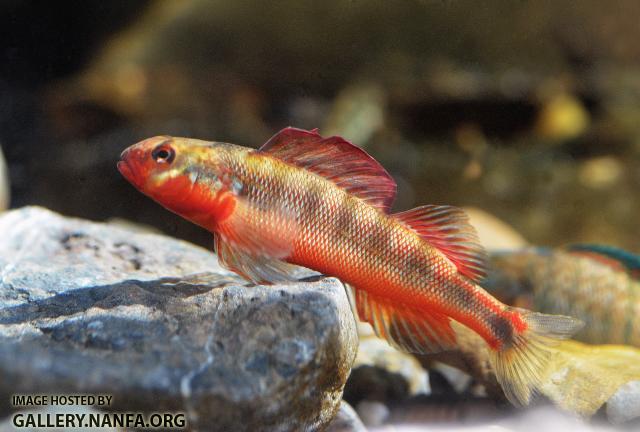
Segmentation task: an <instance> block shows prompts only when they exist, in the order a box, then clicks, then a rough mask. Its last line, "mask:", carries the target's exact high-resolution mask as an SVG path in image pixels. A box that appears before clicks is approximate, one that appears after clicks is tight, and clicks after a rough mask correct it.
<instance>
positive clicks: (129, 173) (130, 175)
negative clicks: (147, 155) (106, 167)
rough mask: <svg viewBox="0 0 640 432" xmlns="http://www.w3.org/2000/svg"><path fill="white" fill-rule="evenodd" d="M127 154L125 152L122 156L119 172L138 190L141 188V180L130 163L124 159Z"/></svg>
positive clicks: (118, 166) (118, 165)
mask: <svg viewBox="0 0 640 432" xmlns="http://www.w3.org/2000/svg"><path fill="white" fill-rule="evenodd" d="M125 153H126V151H125V152H123V153H122V155H120V157H121V160H120V161H119V162H118V164H117V165H116V167H117V168H118V171H120V174H122V176H123V177H124V178H126V179H127V180H128V181H129V183H131V184H132V185H134V186H135V187H137V188H140V178H139V176H137V175H136V173H135V171H134V170H133V169H132V167H131V165H130V164H129V162H128V161H127V160H126V159H125V158H124V156H125Z"/></svg>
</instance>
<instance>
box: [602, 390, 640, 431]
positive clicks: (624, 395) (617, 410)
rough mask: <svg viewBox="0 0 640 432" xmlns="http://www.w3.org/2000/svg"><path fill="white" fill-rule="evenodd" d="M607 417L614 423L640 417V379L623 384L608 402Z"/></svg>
mask: <svg viewBox="0 0 640 432" xmlns="http://www.w3.org/2000/svg"><path fill="white" fill-rule="evenodd" d="M607 418H608V419H609V421H610V422H611V423H613V424H621V423H626V422H629V421H632V420H636V421H637V420H639V419H640V381H631V382H628V383H626V384H625V385H623V386H621V387H620V388H619V389H618V391H617V392H615V393H614V394H613V396H611V398H610V399H609V401H608V402H607Z"/></svg>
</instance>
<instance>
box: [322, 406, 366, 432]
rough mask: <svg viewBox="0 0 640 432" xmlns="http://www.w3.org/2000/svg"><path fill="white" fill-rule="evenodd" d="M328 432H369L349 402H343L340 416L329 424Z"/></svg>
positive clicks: (339, 412)
mask: <svg viewBox="0 0 640 432" xmlns="http://www.w3.org/2000/svg"><path fill="white" fill-rule="evenodd" d="M326 432H367V428H366V427H365V426H364V424H362V420H360V417H358V413H357V412H356V410H354V409H353V408H352V407H351V405H349V404H348V403H347V402H345V401H342V403H341V404H340V409H339V410H338V414H336V416H335V417H334V419H333V420H332V421H331V423H329V427H327V430H326Z"/></svg>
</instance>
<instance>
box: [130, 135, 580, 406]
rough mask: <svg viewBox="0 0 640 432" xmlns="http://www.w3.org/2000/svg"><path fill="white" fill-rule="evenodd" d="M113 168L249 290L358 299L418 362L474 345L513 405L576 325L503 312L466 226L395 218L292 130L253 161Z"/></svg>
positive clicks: (447, 216)
mask: <svg viewBox="0 0 640 432" xmlns="http://www.w3.org/2000/svg"><path fill="white" fill-rule="evenodd" d="M121 158H122V161H121V162H120V163H119V165H118V167H119V169H120V171H121V172H122V174H123V175H124V176H125V177H126V178H127V179H128V180H129V181H130V182H131V183H132V184H133V185H134V186H136V187H137V188H138V189H139V190H140V191H141V192H143V193H145V194H147V195H148V196H150V197H151V198H153V199H154V200H156V201H158V202H159V203H160V204H162V205H163V206H165V207H166V208H168V209H169V210H171V211H174V212H176V213H178V214H180V215H181V216H183V217H185V218H187V219H189V220H191V221H193V222H195V223H197V224H199V225H201V226H202V227H204V228H206V229H208V230H209V231H211V232H212V233H214V238H215V246H216V252H217V254H218V256H219V259H220V261H221V263H222V264H223V265H225V266H226V267H227V268H229V269H231V270H233V271H235V272H237V273H238V274H240V275H242V276H243V277H245V278H246V279H248V280H251V281H254V282H258V283H273V282H281V281H287V280H291V279H292V277H291V274H292V269H293V266H295V265H298V266H304V267H308V268H311V269H313V270H316V271H319V272H321V273H324V274H327V275H331V276H336V277H338V278H340V279H341V280H342V281H344V282H345V283H347V284H349V285H350V286H351V287H353V290H354V292H355V303H356V309H357V313H358V316H359V317H360V319H362V320H363V321H367V322H369V323H371V324H372V326H373V328H374V330H375V331H376V333H377V334H378V335H379V336H381V337H383V338H385V339H386V340H387V341H389V342H390V343H391V344H392V345H394V346H396V347H399V348H401V349H403V350H406V351H410V352H418V353H429V352H438V351H443V350H449V349H453V348H455V346H456V332H455V330H454V327H452V325H451V324H452V322H453V321H455V322H457V323H460V324H462V325H463V326H465V327H468V328H469V329H471V330H472V331H474V332H475V333H477V334H478V335H480V336H481V337H482V338H483V339H484V340H485V342H486V343H487V344H488V346H489V347H490V349H491V352H492V353H493V354H494V357H493V365H494V369H495V371H496V375H497V378H498V380H499V382H500V383H501V384H502V386H503V389H504V390H505V394H506V396H507V397H508V398H509V399H510V400H511V401H512V402H514V403H516V404H526V403H527V402H528V401H529V398H530V395H531V392H532V390H534V389H535V388H536V386H538V385H539V382H538V381H539V374H540V371H541V370H542V368H543V367H544V364H545V362H546V358H547V357H548V355H549V352H550V350H551V349H552V348H551V346H552V345H553V341H554V339H559V338H564V337H567V336H569V335H570V334H571V333H572V332H573V331H575V329H576V328H577V326H578V325H579V324H578V323H577V322H576V321H575V320H573V319H571V318H569V317H555V316H548V315H541V314H537V313H533V312H529V311H522V310H518V309H514V308H511V307H508V306H506V305H504V304H502V303H500V302H499V301H498V300H496V299H495V298H493V297H492V296H491V295H489V294H488V293H487V292H486V291H484V290H483V289H482V288H480V287H479V286H478V285H477V281H478V280H480V279H481V278H482V276H483V274H484V259H485V258H484V250H483V248H482V247H481V246H480V245H479V243H478V240H477V236H476V233H475V231H474V230H473V228H471V226H470V225H469V224H468V221H467V218H466V215H465V214H464V212H463V211H461V210H460V209H458V208H455V207H451V206H436V205H428V206H422V207H418V208H416V209H413V210H409V211H405V212H401V213H396V214H390V211H389V209H390V206H391V204H392V202H393V199H394V198H395V192H396V185H395V182H394V181H393V179H392V178H391V177H390V176H389V174H388V173H387V172H386V171H385V170H384V168H382V166H380V165H379V164H378V163H377V162H376V161H375V160H374V159H373V158H371V157H370V156H369V155H367V154H366V153H365V152H364V151H362V150H361V149H359V148H358V147H356V146H354V145H352V144H351V143H349V142H347V141H345V140H343V139H341V138H339V137H329V138H322V137H321V136H320V135H318V133H317V132H316V131H303V130H299V129H293V128H287V129H284V130H283V131H281V132H280V133H278V134H276V135H275V136H274V137H273V138H271V139H270V140H269V141H268V142H267V143H266V144H265V145H263V146H262V147H261V148H260V149H259V150H257V151H255V150H252V149H250V148H246V147H241V146H236V145H233V144H225V143H215V142H205V141H198V140H193V139H187V138H172V137H155V138H150V139H148V140H145V141H143V142H141V143H138V144H136V145H134V146H132V147H130V148H129V149H127V150H125V152H124V153H123V154H122V156H121Z"/></svg>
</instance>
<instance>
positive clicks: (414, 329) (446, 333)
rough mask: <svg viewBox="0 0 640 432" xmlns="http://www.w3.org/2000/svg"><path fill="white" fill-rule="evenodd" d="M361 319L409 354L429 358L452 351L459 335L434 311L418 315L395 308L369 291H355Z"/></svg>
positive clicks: (398, 306)
mask: <svg viewBox="0 0 640 432" xmlns="http://www.w3.org/2000/svg"><path fill="white" fill-rule="evenodd" d="M353 289H354V291H355V300H356V301H355V303H356V310H357V312H358V317H359V318H360V320H361V321H366V322H368V323H369V324H371V326H372V327H373V330H374V331H375V332H376V335H377V336H378V337H381V338H384V339H386V340H387V342H389V344H391V345H392V346H394V347H396V348H399V349H402V350H404V351H407V352H412V353H420V354H429V353H436V352H440V351H447V350H451V349H453V348H454V347H455V346H456V335H455V333H454V331H453V329H452V328H451V319H450V318H449V317H447V316H446V315H443V314H441V313H438V312H435V311H419V310H417V309H413V308H411V307H410V306H406V305H401V304H396V303H393V302H391V301H388V300H386V299H384V298H382V297H378V296H375V295H372V294H370V293H369V292H367V291H366V290H363V289H358V288H357V287H354V288H353Z"/></svg>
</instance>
